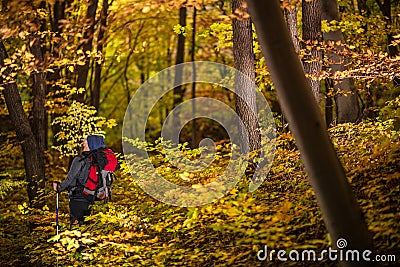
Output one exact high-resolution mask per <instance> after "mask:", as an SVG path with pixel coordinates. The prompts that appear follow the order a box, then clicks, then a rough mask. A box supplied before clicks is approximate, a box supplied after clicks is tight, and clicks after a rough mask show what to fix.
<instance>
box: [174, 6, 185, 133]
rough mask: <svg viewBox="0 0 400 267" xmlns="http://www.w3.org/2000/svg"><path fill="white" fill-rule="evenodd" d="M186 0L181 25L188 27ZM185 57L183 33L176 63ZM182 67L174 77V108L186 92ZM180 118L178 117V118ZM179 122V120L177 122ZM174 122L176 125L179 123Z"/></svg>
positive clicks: (179, 39) (181, 11)
mask: <svg viewBox="0 0 400 267" xmlns="http://www.w3.org/2000/svg"><path fill="white" fill-rule="evenodd" d="M185 4H186V2H185V3H184V4H183V6H182V7H181V8H180V9H179V25H181V26H182V27H186V12H187V10H186V6H185ZM184 58H185V36H184V35H183V34H179V35H178V46H177V49H176V60H175V64H176V65H178V64H181V63H183V62H184ZM182 71H183V70H182V69H181V68H180V67H179V66H178V67H177V68H176V73H175V79H174V85H175V87H174V101H173V108H175V107H176V106H177V105H179V104H180V103H182V102H183V95H184V93H185V91H184V89H183V87H182V85H181V83H182ZM176 119H178V118H176ZM176 123H177V122H176ZM176 123H174V125H177V124H176Z"/></svg>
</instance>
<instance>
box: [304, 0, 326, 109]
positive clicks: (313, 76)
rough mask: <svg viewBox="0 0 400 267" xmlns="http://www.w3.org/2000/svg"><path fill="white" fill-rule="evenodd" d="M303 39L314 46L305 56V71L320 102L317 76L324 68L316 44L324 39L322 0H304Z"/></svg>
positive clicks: (306, 43)
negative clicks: (322, 30)
mask: <svg viewBox="0 0 400 267" xmlns="http://www.w3.org/2000/svg"><path fill="white" fill-rule="evenodd" d="M302 14H303V15H302V22H303V41H304V42H305V45H306V46H307V45H310V46H312V48H311V51H308V52H310V55H309V56H307V57H305V58H304V61H303V66H304V71H305V72H306V73H307V75H308V76H309V78H308V82H309V83H310V85H311V90H312V92H313V94H314V98H315V100H316V101H317V103H319V102H320V96H319V93H320V88H321V85H320V84H321V82H320V80H319V78H317V76H318V74H319V73H320V72H321V70H322V64H321V60H322V52H321V51H320V50H317V47H316V44H317V43H319V42H321V41H322V32H321V0H311V1H308V0H303V1H302Z"/></svg>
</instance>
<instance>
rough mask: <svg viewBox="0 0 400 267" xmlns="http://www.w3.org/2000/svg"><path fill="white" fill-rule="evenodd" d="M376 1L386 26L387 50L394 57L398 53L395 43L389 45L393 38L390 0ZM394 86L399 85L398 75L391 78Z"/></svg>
mask: <svg viewBox="0 0 400 267" xmlns="http://www.w3.org/2000/svg"><path fill="white" fill-rule="evenodd" d="M375 1H376V3H377V4H378V6H379V9H380V10H381V12H382V15H383V18H384V20H385V28H386V36H387V46H388V51H389V56H390V57H396V56H398V55H399V50H398V48H397V45H391V44H392V42H393V41H394V40H395V39H394V36H393V31H392V30H391V27H392V6H391V2H392V1H391V0H383V3H382V2H381V0H375ZM393 83H394V86H395V87H397V86H400V78H399V77H398V76H395V77H394V79H393Z"/></svg>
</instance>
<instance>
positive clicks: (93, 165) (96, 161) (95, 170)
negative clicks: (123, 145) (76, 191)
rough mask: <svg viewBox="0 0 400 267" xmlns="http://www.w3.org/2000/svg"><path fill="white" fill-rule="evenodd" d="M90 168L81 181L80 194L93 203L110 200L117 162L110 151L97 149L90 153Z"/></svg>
mask: <svg viewBox="0 0 400 267" xmlns="http://www.w3.org/2000/svg"><path fill="white" fill-rule="evenodd" d="M89 159H90V166H89V172H88V175H87V177H85V178H86V181H82V182H81V184H82V185H84V186H83V190H82V193H83V195H85V197H86V198H87V199H88V200H89V201H91V202H93V201H99V200H108V199H111V184H112V182H113V174H114V171H115V169H116V168H117V165H118V161H117V158H116V157H115V154H114V152H113V151H112V150H111V149H99V150H95V151H92V152H91V153H90V157H89Z"/></svg>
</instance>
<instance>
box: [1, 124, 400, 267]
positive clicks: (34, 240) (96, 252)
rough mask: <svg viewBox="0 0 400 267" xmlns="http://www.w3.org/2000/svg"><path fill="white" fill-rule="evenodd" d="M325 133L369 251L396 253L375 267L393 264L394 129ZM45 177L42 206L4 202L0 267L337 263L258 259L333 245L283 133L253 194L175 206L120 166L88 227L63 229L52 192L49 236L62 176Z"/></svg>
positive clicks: (397, 176)
mask: <svg viewBox="0 0 400 267" xmlns="http://www.w3.org/2000/svg"><path fill="white" fill-rule="evenodd" d="M330 134H331V137H332V140H333V143H334V145H335V148H336V150H337V152H338V155H339V157H340V159H341V161H342V164H343V166H344V168H345V170H346V173H347V177H348V180H349V182H350V184H351V186H352V189H353V191H354V193H355V196H356V198H357V200H358V203H359V204H360V206H361V208H362V211H363V213H364V217H365V220H366V222H367V224H368V227H369V230H370V232H371V234H372V235H373V240H374V251H373V253H374V255H378V254H379V255H395V257H396V261H395V262H387V263H382V265H383V266H399V265H400V197H399V196H400V172H399V166H398V163H399V158H400V140H399V131H398V130H394V128H393V126H392V125H391V123H390V122H388V121H386V122H365V123H360V124H357V125H354V124H342V125H339V126H336V127H334V128H332V129H330ZM18 164H20V161H19V163H18ZM21 166H23V165H21ZM161 168H163V166H161ZM215 169H217V168H215ZM163 170H167V167H165V169H163ZM216 172H217V171H216ZM47 173H48V176H49V178H48V182H47V183H48V186H47V189H46V192H45V196H46V206H45V207H44V208H43V209H42V210H34V209H30V208H29V207H28V205H26V202H27V197H26V193H25V192H26V188H24V187H23V186H20V187H18V188H15V189H13V190H12V191H8V192H7V195H5V196H3V201H1V203H0V210H1V212H0V233H1V234H0V255H1V257H0V266H55V265H56V264H57V262H58V264H59V265H60V266H276V265H279V266H330V265H332V266H333V265H336V262H332V261H328V260H327V259H326V258H325V259H324V260H321V261H306V262H300V261H290V260H289V261H286V262H282V261H279V260H278V259H277V258H276V257H274V258H273V259H272V260H270V259H269V258H267V259H266V260H264V261H260V260H259V259H257V253H258V252H259V251H260V250H262V249H264V248H265V246H267V248H268V250H272V249H275V250H276V251H277V250H280V249H282V250H286V251H289V250H298V251H301V250H305V249H307V250H311V249H312V250H315V251H316V252H317V253H318V252H321V251H322V250H324V249H328V247H332V241H331V240H330V237H329V235H328V233H327V231H326V229H325V226H324V223H323V220H322V215H321V212H320V209H319V207H318V205H317V203H316V200H315V196H314V193H313V190H312V188H311V186H310V184H309V182H308V180H307V175H306V174H305V171H304V168H303V165H302V163H301V160H300V157H299V152H298V150H297V149H296V146H295V144H294V140H293V138H292V136H291V135H290V134H289V133H284V134H280V135H279V136H278V138H277V147H276V153H275V159H274V163H273V165H272V168H271V170H270V172H269V174H268V176H267V178H266V181H264V183H263V185H262V186H261V187H260V188H259V189H258V190H257V191H255V192H253V193H250V192H248V189H247V186H248V181H247V180H246V179H241V181H240V182H239V183H238V185H237V186H236V187H235V188H234V189H233V190H231V191H230V192H229V194H227V195H226V196H225V197H222V198H220V199H219V200H216V201H214V202H212V203H210V204H207V205H204V206H201V207H196V208H184V207H174V206H170V205H167V204H164V203H161V202H159V201H157V200H155V199H153V198H152V197H150V196H149V195H148V194H146V193H145V192H144V191H143V190H142V189H141V188H140V187H139V186H138V185H137V184H136V183H135V182H134V179H132V177H131V176H130V175H129V174H127V173H126V171H125V170H124V168H121V170H119V171H118V172H117V179H116V180H115V182H114V184H113V192H114V196H113V199H112V201H111V202H108V203H107V204H103V203H101V202H99V203H96V204H95V205H93V207H92V215H91V216H90V217H89V218H88V220H89V221H90V224H89V225H87V226H84V227H81V228H79V229H78V228H74V229H73V230H71V231H69V230H68V221H69V218H68V199H67V194H65V193H64V194H62V195H61V198H60V222H61V224H60V236H58V237H56V236H55V223H54V221H55V193H54V192H52V190H51V182H50V181H52V180H62V179H63V177H65V173H66V170H65V168H64V169H63V167H62V166H58V165H57V164H56V160H55V159H50V161H49V164H48V166H47ZM176 177H177V178H176V179H179V175H177V176H176ZM24 203H25V204H24ZM78 241H79V242H80V243H84V244H86V245H87V248H86V249H85V250H84V251H83V252H82V253H77V252H76V249H77V247H78V246H79V242H78ZM317 255H318V254H317Z"/></svg>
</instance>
